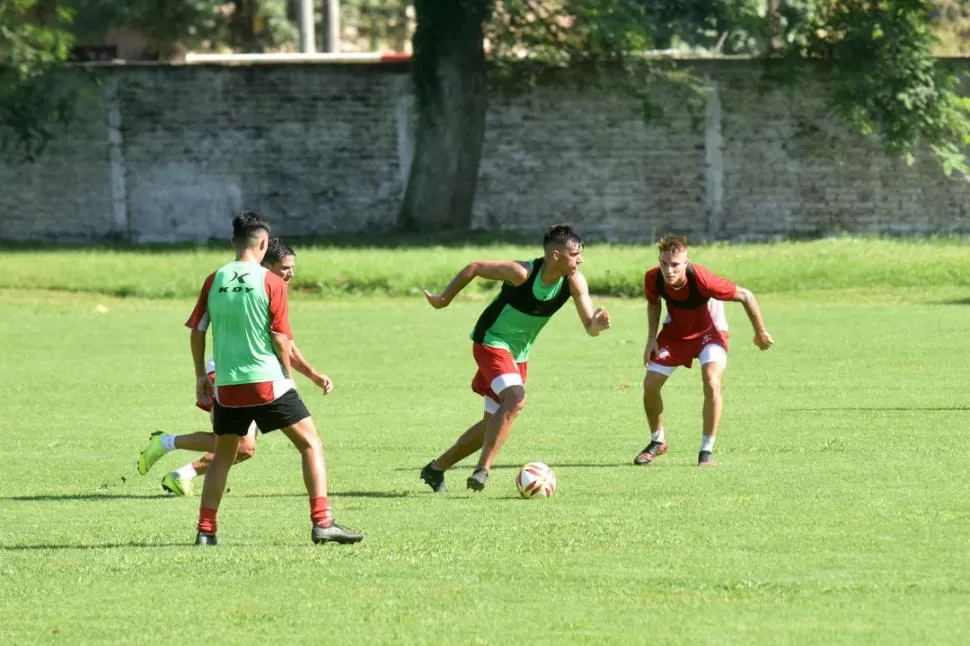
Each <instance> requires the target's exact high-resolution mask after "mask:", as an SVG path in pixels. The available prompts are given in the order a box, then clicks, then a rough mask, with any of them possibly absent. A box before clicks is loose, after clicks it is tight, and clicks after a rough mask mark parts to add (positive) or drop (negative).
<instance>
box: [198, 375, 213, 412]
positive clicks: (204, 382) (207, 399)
mask: <svg viewBox="0 0 970 646" xmlns="http://www.w3.org/2000/svg"><path fill="white" fill-rule="evenodd" d="M195 401H197V402H199V404H201V405H203V406H207V407H211V406H212V380H211V379H209V375H202V376H201V377H196V378H195Z"/></svg>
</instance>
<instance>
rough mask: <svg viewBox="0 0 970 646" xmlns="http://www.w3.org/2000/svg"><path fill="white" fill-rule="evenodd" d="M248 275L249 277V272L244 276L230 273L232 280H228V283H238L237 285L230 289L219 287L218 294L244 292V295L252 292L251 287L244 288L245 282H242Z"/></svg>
mask: <svg viewBox="0 0 970 646" xmlns="http://www.w3.org/2000/svg"><path fill="white" fill-rule="evenodd" d="M248 275H249V272H248V271H247V272H246V273H244V274H240V273H239V272H238V271H234V272H232V278H230V279H229V282H230V283H234V282H238V283H239V285H238V286H236V287H231V288H230V287H228V286H223V287H220V288H219V293H220V294H226V293H229V292H246V293H249V292H251V291H253V288H252V287H246V286H245V285H246V281H245V280H243V278H245V277H246V276H248Z"/></svg>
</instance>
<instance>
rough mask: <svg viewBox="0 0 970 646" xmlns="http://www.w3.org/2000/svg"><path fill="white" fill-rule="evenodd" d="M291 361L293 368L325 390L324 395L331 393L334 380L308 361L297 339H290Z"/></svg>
mask: <svg viewBox="0 0 970 646" xmlns="http://www.w3.org/2000/svg"><path fill="white" fill-rule="evenodd" d="M290 362H291V363H292V364H293V369H294V370H296V371H297V372H298V373H300V374H301V375H303V376H304V377H306V378H307V379H309V380H310V381H312V382H313V383H314V385H316V386H317V387H319V388H320V389H321V390H323V394H324V395H328V394H330V391H331V390H333V381H332V380H331V379H330V377H328V376H327V375H324V374H321V373H319V372H317V371H316V370H315V369H314V368H313V366H311V365H310V362H309V361H307V359H306V357H304V356H303V353H302V352H300V349H299V348H297V347H296V342H295V341H290Z"/></svg>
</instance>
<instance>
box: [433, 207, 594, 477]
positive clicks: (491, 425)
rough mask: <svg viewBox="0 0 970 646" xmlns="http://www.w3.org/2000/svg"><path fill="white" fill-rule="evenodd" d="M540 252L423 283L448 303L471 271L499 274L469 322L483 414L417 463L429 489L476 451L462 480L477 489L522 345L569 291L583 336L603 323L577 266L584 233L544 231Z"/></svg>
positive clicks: (510, 398)
mask: <svg viewBox="0 0 970 646" xmlns="http://www.w3.org/2000/svg"><path fill="white" fill-rule="evenodd" d="M542 247H543V252H544V253H543V256H542V257H541V258H535V259H534V260H531V261H522V260H509V261H502V260H485V261H477V262H472V263H471V264H469V265H466V266H465V267H464V268H463V269H462V270H461V271H459V272H458V275H457V276H455V278H454V279H452V281H451V282H450V283H449V284H448V286H447V287H445V290H444V291H443V292H441V294H432V293H431V292H429V291H428V290H425V291H424V295H425V298H427V299H428V303H430V304H431V306H432V307H434V308H435V309H441V308H443V307H447V306H448V304H449V303H451V301H452V300H453V299H454V298H455V296H456V295H457V294H458V293H459V292H460V291H461V290H462V289H464V288H465V286H466V285H468V284H469V283H470V282H471V281H472V280H473V279H474V278H476V277H477V278H484V279H486V280H496V281H502V290H501V291H500V292H499V294H498V296H496V297H495V300H493V301H492V302H491V304H490V305H489V306H488V307H486V308H485V311H484V312H482V314H481V316H480V317H479V319H478V323H476V325H475V328H474V330H472V334H471V339H472V342H473V343H472V355H473V356H474V357H475V363H477V364H478V372H476V373H475V377H474V378H473V379H472V384H471V386H472V390H473V391H474V392H476V393H477V394H479V395H481V396H482V397H483V399H484V403H485V413H484V416H483V417H482V419H481V420H480V421H479V422H477V423H476V424H474V425H473V426H472V427H470V428H469V429H468V430H467V431H465V432H464V433H463V434H462V435H461V436H459V437H458V439H457V440H455V443H454V444H452V446H451V447H450V448H449V449H448V450H447V451H445V452H444V453H442V454H441V455H440V456H438V457H437V458H436V459H434V460H432V461H431V462H429V463H428V464H426V465H425V466H424V468H423V469H421V479H422V480H423V481H424V482H425V484H427V485H428V486H429V487H431V489H432V490H433V491H435V492H444V491H447V490H448V488H447V486H446V485H445V471H447V470H448V469H450V468H451V467H452V466H454V465H455V464H457V463H458V462H459V461H461V460H462V459H464V458H466V457H468V456H469V455H472V454H473V453H475V452H476V451H481V455H480V456H479V459H478V465H477V466H476V467H475V471H474V472H473V473H472V475H471V476H470V477H469V478H468V480H467V481H466V484H467V486H468V488H469V489H472V490H473V491H481V490H482V489H484V488H485V483H486V481H487V480H488V472H489V469H491V467H492V463H493V462H494V461H495V457H496V456H497V455H498V452H499V449H501V448H502V445H503V444H505V441H506V440H507V439H508V437H509V432H510V431H511V430H512V423H513V422H514V421H515V418H516V417H517V416H518V415H519V413H520V412H522V408H523V406H524V405H525V379H526V371H527V366H528V360H529V351H530V350H531V349H532V344H533V343H534V342H535V340H536V337H537V336H538V335H539V332H541V331H542V328H543V327H545V325H546V323H548V322H549V319H550V318H552V315H553V314H555V313H556V312H557V311H559V308H561V307H562V306H563V305H565V303H566V301H568V300H569V299H570V298H572V299H573V303H574V304H575V305H576V311H577V313H578V314H579V318H580V320H581V321H582V323H583V327H584V328H586V333H587V334H589V335H590V336H598V335H599V333H600V332H602V331H603V330H606V329H607V328H609V327H610V315H609V314H608V313H607V312H606V310H604V309H601V308H597V309H595V310H594V309H593V302H592V299H591V298H590V295H589V286H588V285H587V283H586V278H585V277H584V276H583V275H582V274H581V273H580V272H579V265H581V264H582V262H583V240H582V239H581V238H580V237H579V235H578V234H577V233H576V232H575V231H574V230H573V229H572V227H570V226H567V225H556V226H554V227H551V228H550V229H549V230H548V231H546V234H545V237H544V238H543V240H542Z"/></svg>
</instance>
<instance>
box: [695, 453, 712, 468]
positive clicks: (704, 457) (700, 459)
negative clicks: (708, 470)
mask: <svg viewBox="0 0 970 646" xmlns="http://www.w3.org/2000/svg"><path fill="white" fill-rule="evenodd" d="M697 466H699V467H712V466H714V456H713V455H712V454H711V452H710V451H701V452H700V453H698V454H697Z"/></svg>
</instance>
